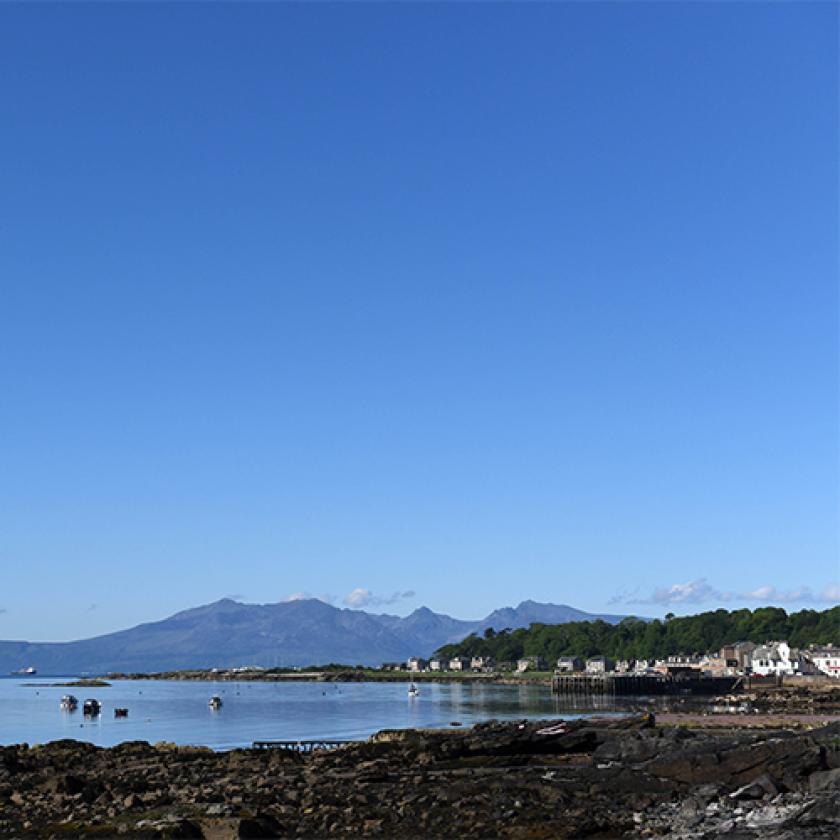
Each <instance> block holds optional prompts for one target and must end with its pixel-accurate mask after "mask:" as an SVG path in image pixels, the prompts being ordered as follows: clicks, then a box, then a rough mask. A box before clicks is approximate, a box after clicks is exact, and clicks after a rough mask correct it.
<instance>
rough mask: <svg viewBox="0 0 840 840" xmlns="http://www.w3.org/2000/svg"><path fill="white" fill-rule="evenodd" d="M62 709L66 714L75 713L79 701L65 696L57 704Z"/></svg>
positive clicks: (69, 695)
mask: <svg viewBox="0 0 840 840" xmlns="http://www.w3.org/2000/svg"><path fill="white" fill-rule="evenodd" d="M58 705H59V706H61V708H62V709H64V710H65V711H68V712H75V711H76V709H77V708H78V705H79V701H78V700H77V699H76V698H75V697H74V696H73V695H72V694H65V695H64V697H62V698H61V700H60V701H59V703H58Z"/></svg>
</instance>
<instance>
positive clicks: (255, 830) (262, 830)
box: [237, 814, 282, 840]
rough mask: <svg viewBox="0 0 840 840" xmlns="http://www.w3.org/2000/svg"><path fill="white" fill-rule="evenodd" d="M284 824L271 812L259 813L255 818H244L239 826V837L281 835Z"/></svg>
mask: <svg viewBox="0 0 840 840" xmlns="http://www.w3.org/2000/svg"><path fill="white" fill-rule="evenodd" d="M281 831H282V826H281V825H280V822H279V821H278V820H276V819H275V818H274V817H272V816H271V815H270V814H257V816H255V817H253V818H247V819H242V820H240V821H239V826H238V827H237V832H238V833H237V837H247V838H252V837H253V838H254V840H260V838H266V837H279V836H280V835H281Z"/></svg>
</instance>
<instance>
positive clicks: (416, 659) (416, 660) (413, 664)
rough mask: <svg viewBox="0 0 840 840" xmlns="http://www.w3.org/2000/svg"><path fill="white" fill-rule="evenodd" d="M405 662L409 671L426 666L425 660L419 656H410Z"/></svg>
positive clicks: (420, 669) (419, 669) (422, 668)
mask: <svg viewBox="0 0 840 840" xmlns="http://www.w3.org/2000/svg"><path fill="white" fill-rule="evenodd" d="M406 664H407V665H408V670H409V671H422V670H424V669H425V667H426V660H425V659H423V658H422V657H420V656H412V657H411V658H410V659H409V660H408V662H407V663H406Z"/></svg>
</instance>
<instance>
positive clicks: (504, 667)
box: [496, 659, 516, 671]
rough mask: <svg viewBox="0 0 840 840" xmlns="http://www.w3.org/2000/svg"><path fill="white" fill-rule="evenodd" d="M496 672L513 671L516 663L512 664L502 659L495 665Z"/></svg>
mask: <svg viewBox="0 0 840 840" xmlns="http://www.w3.org/2000/svg"><path fill="white" fill-rule="evenodd" d="M496 670H497V671H515V670H516V663H515V662H512V661H511V660H509V659H502V660H500V661H499V662H497V663H496Z"/></svg>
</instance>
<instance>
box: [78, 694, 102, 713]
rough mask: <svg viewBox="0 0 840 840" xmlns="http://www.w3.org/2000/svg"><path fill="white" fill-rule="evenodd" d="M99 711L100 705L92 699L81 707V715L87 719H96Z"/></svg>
mask: <svg viewBox="0 0 840 840" xmlns="http://www.w3.org/2000/svg"><path fill="white" fill-rule="evenodd" d="M101 711H102V704H101V703H100V702H99V701H98V700H96V699H94V698H90V699H88V700H85V702H84V705H83V706H82V713H83V714H85V715H88V716H89V717H96V716H97V715H98V714H99V713H100V712H101Z"/></svg>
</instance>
